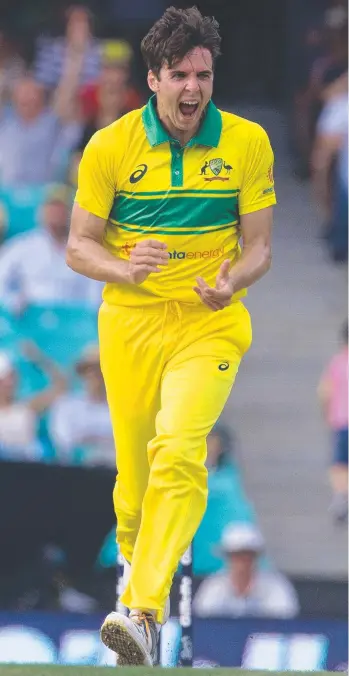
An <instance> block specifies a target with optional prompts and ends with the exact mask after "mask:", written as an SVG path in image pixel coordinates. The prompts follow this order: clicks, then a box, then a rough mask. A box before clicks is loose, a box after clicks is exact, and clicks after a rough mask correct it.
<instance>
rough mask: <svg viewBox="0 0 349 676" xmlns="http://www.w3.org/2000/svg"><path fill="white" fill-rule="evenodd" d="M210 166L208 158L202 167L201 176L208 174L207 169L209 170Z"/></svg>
mask: <svg viewBox="0 0 349 676" xmlns="http://www.w3.org/2000/svg"><path fill="white" fill-rule="evenodd" d="M208 166H209V165H208V162H207V160H206V162H205V164H204V166H203V167H201V171H200V176H206V171H207V169H208Z"/></svg>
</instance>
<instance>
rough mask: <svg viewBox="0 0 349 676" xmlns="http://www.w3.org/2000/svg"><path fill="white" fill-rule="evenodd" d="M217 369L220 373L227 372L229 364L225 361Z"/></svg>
mask: <svg viewBox="0 0 349 676" xmlns="http://www.w3.org/2000/svg"><path fill="white" fill-rule="evenodd" d="M218 368H219V370H220V371H227V370H228V368H229V364H228V362H227V361H223V362H222V364H219V366H218Z"/></svg>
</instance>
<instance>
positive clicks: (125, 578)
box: [122, 559, 171, 631]
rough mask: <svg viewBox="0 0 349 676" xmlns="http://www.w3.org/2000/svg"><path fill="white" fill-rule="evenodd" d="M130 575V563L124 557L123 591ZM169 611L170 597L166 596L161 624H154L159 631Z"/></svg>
mask: <svg viewBox="0 0 349 676" xmlns="http://www.w3.org/2000/svg"><path fill="white" fill-rule="evenodd" d="M130 575H131V564H130V563H129V562H128V561H126V559H124V574H123V578H122V581H123V591H124V589H125V587H126V585H127V583H128V581H129V579H130ZM170 613H171V605H170V597H169V596H168V598H167V599H166V603H165V608H164V619H163V621H162V624H157V625H156V626H157V630H158V631H160V629H161V627H162V625H164V624H166V622H167V620H168V618H169V617H170Z"/></svg>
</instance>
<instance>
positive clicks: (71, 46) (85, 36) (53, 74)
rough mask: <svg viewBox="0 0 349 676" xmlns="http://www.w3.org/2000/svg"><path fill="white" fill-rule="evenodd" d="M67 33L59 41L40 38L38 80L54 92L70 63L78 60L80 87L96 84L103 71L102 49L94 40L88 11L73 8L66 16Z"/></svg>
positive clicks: (36, 73) (70, 8)
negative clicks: (91, 83)
mask: <svg viewBox="0 0 349 676" xmlns="http://www.w3.org/2000/svg"><path fill="white" fill-rule="evenodd" d="M66 19H67V23H66V33H65V36H64V37H62V38H58V39H52V38H41V39H40V40H39V42H38V52H37V56H36V59H35V65H34V72H35V78H36V80H37V81H38V82H40V83H41V84H42V85H44V86H45V87H48V88H51V89H55V88H56V87H57V85H58V83H59V82H60V80H61V78H62V75H63V73H64V70H65V68H66V64H67V61H70V60H71V59H74V58H76V56H77V55H78V56H79V60H81V66H80V68H79V71H80V72H79V79H78V82H79V84H80V85H81V84H86V83H88V82H93V81H94V80H96V78H97V77H98V74H99V68H100V45H99V43H98V41H97V40H95V39H94V37H93V33H92V29H93V19H92V15H91V12H90V11H89V10H88V8H87V7H83V6H74V5H73V6H71V7H69V9H68V10H67V13H66Z"/></svg>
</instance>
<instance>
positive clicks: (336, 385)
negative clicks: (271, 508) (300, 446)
mask: <svg viewBox="0 0 349 676" xmlns="http://www.w3.org/2000/svg"><path fill="white" fill-rule="evenodd" d="M342 341H343V344H342V347H341V349H340V350H339V351H338V352H337V354H335V355H334V356H333V357H332V359H331V360H330V362H329V364H328V365H327V367H326V369H325V371H324V373H323V375H322V377H321V380H320V385H319V390H318V394H319V399H320V403H321V406H322V410H323V413H324V417H325V420H326V423H327V425H328V427H329V429H330V430H331V432H332V437H333V442H332V443H333V455H332V462H331V470H330V481H331V486H332V491H333V501H332V504H331V511H332V513H333V516H334V517H335V519H336V520H338V521H343V520H345V519H346V518H347V517H348V322H346V323H345V326H344V328H343V335H342Z"/></svg>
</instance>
